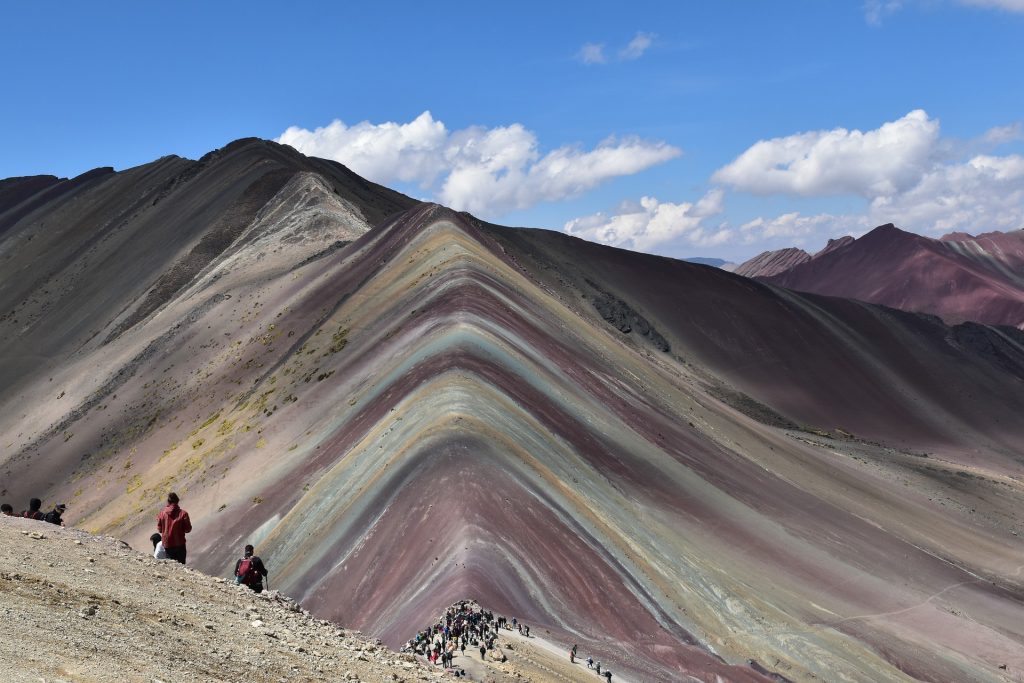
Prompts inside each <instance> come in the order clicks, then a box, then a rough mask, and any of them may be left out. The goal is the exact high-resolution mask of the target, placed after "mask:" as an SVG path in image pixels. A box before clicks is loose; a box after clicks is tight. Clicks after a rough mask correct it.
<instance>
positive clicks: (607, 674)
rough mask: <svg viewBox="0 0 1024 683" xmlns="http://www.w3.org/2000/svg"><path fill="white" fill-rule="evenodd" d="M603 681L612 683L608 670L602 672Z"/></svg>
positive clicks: (610, 673)
mask: <svg viewBox="0 0 1024 683" xmlns="http://www.w3.org/2000/svg"><path fill="white" fill-rule="evenodd" d="M604 680H605V681H607V683H612V672H611V671H609V670H608V669H605V670H604Z"/></svg>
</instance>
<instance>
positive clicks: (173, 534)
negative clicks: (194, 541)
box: [156, 491, 192, 564]
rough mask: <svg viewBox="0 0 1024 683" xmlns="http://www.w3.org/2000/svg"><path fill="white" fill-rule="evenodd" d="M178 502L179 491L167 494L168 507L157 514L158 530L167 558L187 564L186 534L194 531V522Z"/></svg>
mask: <svg viewBox="0 0 1024 683" xmlns="http://www.w3.org/2000/svg"><path fill="white" fill-rule="evenodd" d="M178 502H179V499H178V494H177V493H175V492H174V491H171V492H170V493H168V494H167V507H165V508H164V509H163V510H162V511H161V512H160V514H159V515H157V518H156V530H157V531H159V532H160V537H161V539H162V543H163V546H164V552H166V553H167V559H170V560H175V561H177V562H180V563H181V564H185V554H186V552H185V534H187V533H189V532H190V531H192V522H191V521H189V518H188V513H187V512H185V511H184V510H182V509H181V508H180V507H179V506H178Z"/></svg>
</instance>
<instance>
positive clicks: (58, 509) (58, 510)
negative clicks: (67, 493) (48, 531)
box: [43, 503, 68, 526]
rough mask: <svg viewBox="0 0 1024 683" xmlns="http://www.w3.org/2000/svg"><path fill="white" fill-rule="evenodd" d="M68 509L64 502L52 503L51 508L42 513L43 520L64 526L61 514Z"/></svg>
mask: <svg viewBox="0 0 1024 683" xmlns="http://www.w3.org/2000/svg"><path fill="white" fill-rule="evenodd" d="M67 509H68V506H67V505H65V504H64V503H61V504H60V505H54V506H53V509H52V510H50V511H49V512H47V513H46V514H45V515H43V521H44V522H49V523H50V524H56V525H57V526H64V520H63V519H61V515H63V514H64V511H65V510H67Z"/></svg>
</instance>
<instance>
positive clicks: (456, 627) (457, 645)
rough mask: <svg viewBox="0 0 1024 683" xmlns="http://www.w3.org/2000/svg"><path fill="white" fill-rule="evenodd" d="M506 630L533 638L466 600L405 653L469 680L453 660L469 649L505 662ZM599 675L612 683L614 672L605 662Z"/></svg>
mask: <svg viewBox="0 0 1024 683" xmlns="http://www.w3.org/2000/svg"><path fill="white" fill-rule="evenodd" d="M503 630H508V631H518V632H519V634H520V635H521V636H523V637H525V638H529V637H530V627H529V626H527V625H526V624H524V623H522V622H521V621H519V620H518V619H516V618H515V617H512V619H511V620H510V619H508V618H507V617H503V616H500V615H499V616H495V614H494V613H493V612H491V611H488V610H485V609H483V608H481V607H479V606H477V605H476V604H475V603H473V602H471V601H469V600H462V601H460V602H457V603H455V604H454V605H452V606H451V607H449V608H448V609H447V610H446V611H445V613H444V615H443V616H441V618H440V619H438V620H437V622H436V623H434V624H430V625H429V626H427V627H426V628H424V629H423V630H422V631H419V632H418V633H417V634H416V636H415V637H414V638H412V639H410V640H409V642H407V643H406V644H405V646H404V647H403V648H402V652H411V653H413V654H416V655H420V656H422V657H425V658H426V660H427V661H428V662H430V663H431V664H434V665H437V666H440V667H443V668H444V669H446V670H448V671H449V672H451V673H453V674H454V676H455V677H459V676H465V675H466V671H465V670H464V669H462V668H460V667H456V666H455V664H454V661H453V660H454V659H455V656H456V654H457V653H458V654H461V655H462V656H466V649H467V648H469V649H470V650H471V651H479V652H480V659H481V660H485V661H486V659H487V653H488V651H496V652H498V653H499V654H498V655H496V656H494V657H493V658H494V659H496V660H499V661H502V662H504V661H505V659H506V657H505V655H504V654H500V650H499V649H498V648H499V643H498V637H499V636H500V635H501V632H502V631H503ZM577 650H578V646H577V645H573V646H572V649H571V650H570V651H569V662H570V663H573V664H575V663H576V652H577ZM473 656H475V655H473ZM587 668H588V669H591V670H595V663H594V659H593V658H592V657H588V658H587ZM596 673H597V675H598V676H603V677H604V678H605V680H606V681H607V683H611V680H612V672H611V671H609V670H608V669H602V668H601V662H597V663H596Z"/></svg>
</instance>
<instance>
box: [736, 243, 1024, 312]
mask: <svg viewBox="0 0 1024 683" xmlns="http://www.w3.org/2000/svg"><path fill="white" fill-rule="evenodd" d="M735 272H736V274H738V275H745V276H747V277H752V278H756V279H758V280H760V281H762V282H767V283H770V284H773V285H778V286H781V287H786V288H788V289H793V290H796V291H800V292H813V293H815V294H826V295H829V296H839V297H844V298H849V299H858V300H860V301H868V302H871V303H877V304H883V305H885V306H891V307H893V308H899V309H901V310H905V311H915V312H921V313H930V314H932V315H937V316H939V317H940V318H942V319H943V320H944V321H945V322H946V323H950V324H956V323H961V322H964V321H974V322H980V323H987V324H991V325H1009V326H1013V327H1018V328H1020V327H1022V326H1024V230H1017V231H1013V232H1005V233H1003V232H991V233H986V234H983V235H979V236H977V237H974V236H972V235H968V234H965V233H953V234H950V235H946V236H945V237H943V238H941V239H932V238H929V237H924V236H923V235H917V234H914V233H910V232H905V231H903V230H900V229H899V228H897V227H895V226H894V225H892V224H891V223H890V224H887V225H882V226H879V227H877V228H875V229H874V230H872V231H871V232H869V233H868V234H866V235H864V236H863V237H860V238H859V239H854V238H852V237H842V238H840V239H837V240H829V243H828V245H827V246H826V247H825V248H824V249H822V250H821V251H819V252H818V253H816V254H814V255H813V256H812V255H811V254H808V253H807V252H805V251H803V250H801V249H795V248H789V249H780V250H777V251H766V252H764V253H762V254H758V255H757V256H755V257H754V258H752V259H750V260H749V261H746V262H744V263H742V264H740V266H739V267H737V268H736V270H735Z"/></svg>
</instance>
